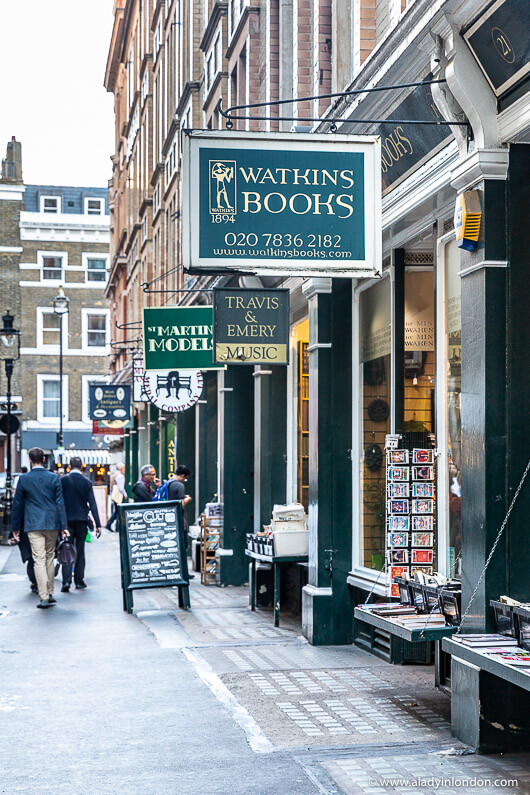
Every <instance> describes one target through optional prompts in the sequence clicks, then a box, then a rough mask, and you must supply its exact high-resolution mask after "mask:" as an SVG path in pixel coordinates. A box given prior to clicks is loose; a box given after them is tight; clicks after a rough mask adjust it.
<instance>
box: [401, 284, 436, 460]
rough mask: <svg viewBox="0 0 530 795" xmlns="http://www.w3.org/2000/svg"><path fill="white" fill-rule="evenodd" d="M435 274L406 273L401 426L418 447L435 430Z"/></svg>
mask: <svg viewBox="0 0 530 795" xmlns="http://www.w3.org/2000/svg"><path fill="white" fill-rule="evenodd" d="M433 279H434V276H433V271H432V270H428V271H419V270H410V271H406V273H405V394H404V406H403V408H404V414H403V423H402V427H400V428H398V430H399V431H405V432H406V433H413V434H418V436H417V437H412V440H414V444H416V446H417V447H422V446H425V445H426V444H427V442H428V440H427V439H425V438H422V437H421V436H420V434H430V433H434V432H435V423H434V417H435V412H434V372H435V357H434V280H433Z"/></svg>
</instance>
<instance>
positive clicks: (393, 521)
mask: <svg viewBox="0 0 530 795" xmlns="http://www.w3.org/2000/svg"><path fill="white" fill-rule="evenodd" d="M388 530H389V531H390V532H394V531H395V532H405V533H408V531H409V530H410V518H409V517H408V516H389V517H388ZM407 544H408V541H407Z"/></svg>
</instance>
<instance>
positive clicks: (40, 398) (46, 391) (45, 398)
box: [37, 374, 68, 424]
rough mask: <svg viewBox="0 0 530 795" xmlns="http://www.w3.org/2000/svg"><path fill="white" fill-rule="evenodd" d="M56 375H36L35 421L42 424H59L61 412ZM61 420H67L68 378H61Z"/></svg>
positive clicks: (57, 377)
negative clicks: (61, 413)
mask: <svg viewBox="0 0 530 795" xmlns="http://www.w3.org/2000/svg"><path fill="white" fill-rule="evenodd" d="M59 390H60V386H59V376H58V375H40V374H39V375H37V419H38V421H39V422H43V423H53V424H56V423H58V422H59V418H60V412H61V399H60V391H59ZM63 420H68V376H63Z"/></svg>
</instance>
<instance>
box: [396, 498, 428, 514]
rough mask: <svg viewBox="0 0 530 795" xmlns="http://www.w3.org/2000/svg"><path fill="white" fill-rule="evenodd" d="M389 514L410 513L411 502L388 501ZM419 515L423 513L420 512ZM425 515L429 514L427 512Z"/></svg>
mask: <svg viewBox="0 0 530 795" xmlns="http://www.w3.org/2000/svg"><path fill="white" fill-rule="evenodd" d="M431 502H432V500H431ZM386 510H387V513H389V514H390V513H408V512H409V501H408V500H388V502H387V507H386ZM418 513H422V511H418ZM423 513H427V511H423Z"/></svg>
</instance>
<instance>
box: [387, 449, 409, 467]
mask: <svg viewBox="0 0 530 795" xmlns="http://www.w3.org/2000/svg"><path fill="white" fill-rule="evenodd" d="M386 461H387V464H408V462H409V451H408V450H388V451H387V454H386Z"/></svg>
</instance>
